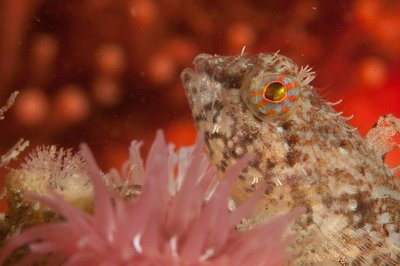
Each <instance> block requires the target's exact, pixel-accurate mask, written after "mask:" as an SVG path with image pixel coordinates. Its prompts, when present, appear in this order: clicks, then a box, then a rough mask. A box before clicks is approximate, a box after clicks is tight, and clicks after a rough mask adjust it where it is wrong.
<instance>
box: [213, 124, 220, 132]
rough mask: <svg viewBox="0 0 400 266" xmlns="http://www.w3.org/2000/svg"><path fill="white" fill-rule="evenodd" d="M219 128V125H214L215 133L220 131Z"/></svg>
mask: <svg viewBox="0 0 400 266" xmlns="http://www.w3.org/2000/svg"><path fill="white" fill-rule="evenodd" d="M218 130H219V126H218V125H214V129H213V133H218Z"/></svg>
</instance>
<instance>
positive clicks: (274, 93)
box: [263, 81, 287, 103]
mask: <svg viewBox="0 0 400 266" xmlns="http://www.w3.org/2000/svg"><path fill="white" fill-rule="evenodd" d="M286 97H287V88H286V86H285V84H283V83H282V82H280V81H272V82H270V83H268V84H266V85H265V86H264V88H263V98H264V100H266V101H268V102H272V103H280V102H282V101H284V100H285V99H286Z"/></svg>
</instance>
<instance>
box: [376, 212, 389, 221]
mask: <svg viewBox="0 0 400 266" xmlns="http://www.w3.org/2000/svg"><path fill="white" fill-rule="evenodd" d="M391 222H393V221H392V217H391V216H390V214H389V213H388V212H384V213H382V214H381V215H379V216H378V219H377V223H378V224H388V223H391Z"/></svg>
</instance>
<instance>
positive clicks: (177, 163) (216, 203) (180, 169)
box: [0, 132, 301, 265]
mask: <svg viewBox="0 0 400 266" xmlns="http://www.w3.org/2000/svg"><path fill="white" fill-rule="evenodd" d="M202 139H203V138H202V137H201V136H200V137H198V139H197V142H196V145H195V147H194V148H193V149H190V150H189V151H190V152H188V149H186V150H182V149H181V150H179V151H178V152H177V153H176V152H173V149H171V146H168V145H167V144H166V143H165V140H164V137H163V134H162V133H161V132H158V134H157V137H156V140H155V141H154V143H153V145H152V148H151V150H150V152H149V155H148V157H147V160H146V165H145V166H144V165H143V163H142V160H141V158H140V156H139V147H140V144H138V143H137V142H133V145H132V147H131V150H130V160H129V161H128V162H129V163H128V164H129V165H130V169H131V170H132V171H130V172H129V173H130V174H132V173H133V174H135V175H136V178H137V180H141V181H142V182H143V184H142V190H141V194H140V197H139V198H138V199H137V200H136V201H135V202H130V201H127V200H126V199H123V198H122V197H121V196H119V195H114V194H113V193H110V192H109V190H108V188H107V187H106V185H105V183H104V182H103V178H102V175H101V174H100V171H99V168H98V167H97V165H96V162H95V160H94V158H93V156H92V154H91V152H90V150H89V148H88V147H87V146H86V145H82V146H81V149H82V155H83V156H84V158H85V159H86V162H87V165H88V169H89V173H90V176H91V179H92V182H93V187H94V211H93V214H87V213H85V212H83V211H81V210H79V209H77V208H74V207H72V206H71V205H69V204H68V203H66V202H65V201H64V200H63V199H62V197H61V196H59V195H57V194H56V193H52V197H39V196H33V195H30V196H29V197H30V198H31V199H35V200H38V201H39V202H41V203H43V204H45V205H47V206H48V207H50V208H51V209H53V210H54V211H55V212H57V213H59V214H60V215H62V216H63V217H64V218H65V221H63V222H59V223H49V224H41V225H38V226H35V227H32V228H30V229H27V230H25V231H23V232H22V233H21V234H20V235H18V236H16V237H15V238H14V239H12V240H11V241H10V242H9V243H8V244H7V245H6V246H5V248H4V249H3V251H2V252H1V254H0V263H1V262H4V261H5V260H6V259H7V257H8V256H9V255H10V254H12V252H13V251H14V250H16V249H17V248H19V247H22V246H28V248H29V252H28V254H27V255H26V256H25V257H24V258H23V259H22V260H21V261H20V263H21V264H23V263H27V262H32V261H33V260H35V259H37V258H43V257H44V256H45V258H46V260H47V261H48V262H49V264H53V263H56V262H57V263H63V264H65V265H134V264H138V265H282V264H284V263H285V261H286V259H287V256H286V248H287V246H288V245H289V244H290V243H291V242H292V241H293V240H294V237H293V236H290V237H288V238H282V233H283V231H284V229H285V228H286V226H287V224H288V223H289V222H290V221H292V220H293V219H294V218H295V217H297V216H298V215H299V214H300V213H301V210H295V211H292V212H291V213H289V214H287V215H283V216H280V217H277V218H274V219H273V220H271V221H269V222H268V223H266V224H263V225H260V226H258V227H256V228H254V229H253V230H250V231H245V232H240V231H238V230H237V229H236V226H237V224H238V223H240V221H241V220H242V218H243V217H245V216H246V215H248V214H249V213H250V212H251V208H252V206H253V205H254V204H255V201H256V200H257V198H258V197H259V196H260V194H261V193H262V190H259V192H258V193H256V195H255V196H254V197H252V198H251V199H250V200H249V201H248V202H246V203H245V204H243V205H242V206H240V207H238V208H236V209H235V210H233V211H231V210H229V208H228V202H229V191H230V187H231V184H232V182H233V180H234V178H235V177H236V176H237V175H238V174H239V173H240V171H241V170H242V168H243V167H244V166H245V165H246V163H247V162H248V157H246V156H245V158H243V159H241V160H240V161H239V162H238V163H237V164H235V165H234V166H232V167H231V168H229V169H228V170H227V172H226V173H225V175H224V178H223V179H222V181H220V182H215V180H216V178H215V169H214V167H210V165H209V163H208V160H207V158H206V155H205V154H204V153H203V148H204V145H203V144H204V143H203V140H202ZM188 153H189V154H188ZM182 155H185V156H182ZM125 170H126V169H125ZM125 174H126V173H125ZM121 175H122V176H124V173H122V174H121Z"/></svg>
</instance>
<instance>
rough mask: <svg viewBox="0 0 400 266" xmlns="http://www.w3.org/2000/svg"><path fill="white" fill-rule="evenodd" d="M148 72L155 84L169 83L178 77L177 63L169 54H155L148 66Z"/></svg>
mask: <svg viewBox="0 0 400 266" xmlns="http://www.w3.org/2000/svg"><path fill="white" fill-rule="evenodd" d="M147 72H148V74H149V78H150V80H151V81H153V82H154V83H157V84H159V85H162V84H166V83H169V82H171V81H172V80H174V78H175V77H176V66H175V62H174V60H173V58H172V57H171V56H170V55H169V54H168V53H156V54H153V55H152V57H151V58H150V60H149V63H148V65H147Z"/></svg>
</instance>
